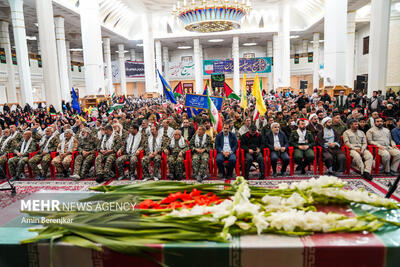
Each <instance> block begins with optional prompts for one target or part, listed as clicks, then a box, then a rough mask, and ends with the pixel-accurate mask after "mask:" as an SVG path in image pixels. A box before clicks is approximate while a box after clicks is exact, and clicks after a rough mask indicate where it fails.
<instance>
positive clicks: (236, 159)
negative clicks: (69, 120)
mask: <svg viewBox="0 0 400 267" xmlns="http://www.w3.org/2000/svg"><path fill="white" fill-rule="evenodd" d="M322 124H323V129H322V130H321V131H320V132H319V133H318V134H317V136H316V138H314V137H313V135H312V134H311V133H310V132H308V131H307V130H306V122H305V121H304V120H299V121H298V122H297V127H298V129H297V130H294V131H293V132H292V134H291V135H290V137H289V138H287V137H286V135H285V134H284V133H283V132H282V131H280V126H279V124H278V123H273V124H272V125H271V131H270V132H268V133H266V134H265V135H261V134H259V133H258V132H257V131H256V127H255V126H254V125H251V126H250V127H249V131H248V132H247V133H246V134H244V135H242V137H241V138H240V140H239V141H238V140H237V138H236V135H235V134H233V133H232V132H230V125H229V123H226V124H224V126H223V131H222V132H221V133H220V134H218V135H217V137H216V139H215V149H213V144H212V141H211V138H210V137H209V136H208V135H207V134H205V128H204V126H202V125H201V126H200V127H199V128H198V130H197V132H196V133H195V134H194V135H193V137H192V138H191V140H190V142H188V141H185V140H184V138H183V137H182V133H181V132H180V130H176V131H175V132H174V133H173V137H172V138H169V137H168V136H167V135H163V134H160V133H159V131H158V129H157V127H156V126H153V127H151V129H150V133H149V134H146V133H141V132H140V131H139V127H138V126H136V125H133V126H132V127H130V130H129V135H128V137H127V138H126V140H124V141H123V140H122V139H121V137H120V136H119V135H118V134H117V132H116V131H115V130H114V129H113V127H111V126H107V127H106V128H105V134H104V135H103V136H102V137H101V139H96V138H93V136H92V135H91V133H90V130H89V129H87V128H83V129H82V131H81V132H80V133H79V136H78V137H77V138H75V137H73V132H72V131H71V130H66V131H65V133H64V138H63V139H62V140H61V141H60V142H59V143H58V142H56V140H57V138H55V137H54V135H53V131H52V128H50V127H49V128H47V129H46V131H45V135H44V136H43V137H42V139H41V141H40V142H39V144H37V143H36V142H35V141H34V140H33V138H32V132H30V131H26V132H25V133H24V134H23V142H21V144H20V145H19V147H18V148H17V149H16V150H15V151H14V152H13V153H8V155H7V160H6V161H5V162H4V166H1V167H2V168H6V172H7V174H8V176H9V177H11V178H12V179H13V180H16V179H19V178H21V177H24V169H25V165H27V164H28V167H29V168H28V171H29V175H30V176H31V177H34V176H36V177H38V178H39V179H44V177H46V175H47V172H48V169H50V172H51V176H52V177H55V172H56V171H57V172H59V173H64V175H65V176H68V170H69V169H71V170H72V173H73V176H72V177H73V178H75V179H76V180H79V179H81V178H86V177H87V176H88V173H89V169H90V168H91V167H92V166H93V165H94V167H95V172H96V175H97V176H98V178H97V181H98V182H103V181H104V180H105V179H108V178H111V177H113V176H117V177H118V178H119V179H124V178H131V180H134V179H136V178H144V179H145V180H148V179H150V178H151V176H150V172H149V166H150V165H153V176H152V178H154V179H155V180H158V179H160V178H161V177H162V178H164V179H165V178H170V179H182V178H183V177H184V176H186V178H187V179H190V178H195V179H197V180H198V181H199V182H201V181H202V180H204V179H206V178H207V177H208V175H207V174H206V170H207V169H208V170H209V173H210V176H211V177H220V178H231V177H232V175H233V170H234V169H236V174H237V175H239V174H240V172H242V175H244V176H245V178H248V177H249V172H250V168H251V166H252V163H253V161H257V163H258V165H259V170H260V174H259V178H264V177H265V176H269V175H270V170H271V168H272V176H274V177H275V176H277V163H278V161H279V160H280V161H282V167H281V172H280V174H281V175H282V176H285V175H286V169H287V166H289V165H290V175H293V173H294V164H297V165H298V170H301V173H302V174H305V173H306V167H307V166H308V165H310V164H313V166H314V174H317V166H318V168H319V174H323V169H324V166H323V165H325V166H326V168H327V171H328V174H336V175H338V176H340V175H342V174H343V173H344V172H347V173H348V172H349V169H350V168H351V165H352V163H353V165H354V167H355V169H356V170H358V171H359V172H360V173H361V174H362V176H363V177H364V178H365V179H368V180H372V176H371V174H372V165H373V158H374V157H375V166H376V168H375V171H374V172H375V173H376V174H378V173H379V165H380V163H381V161H382V164H383V165H384V172H385V174H390V175H396V174H397V171H398V168H399V161H400V151H399V149H398V147H396V145H395V144H394V142H393V140H392V139H391V135H390V132H389V131H388V130H387V129H386V128H383V127H381V126H382V124H383V121H382V119H381V118H376V119H375V126H376V127H374V128H372V129H371V130H370V131H368V132H367V135H365V134H364V133H363V132H362V131H360V130H358V122H357V121H356V120H351V121H349V126H350V129H348V130H347V131H345V132H344V134H343V136H339V135H338V134H337V133H336V132H335V131H334V130H333V129H332V128H331V124H332V120H331V118H329V117H326V118H325V119H324V120H323V122H322ZM0 142H1V141H0ZM368 144H369V145H368ZM38 147H39V148H40V149H39V150H38ZM318 162H319V163H318ZM39 164H40V165H41V170H39V168H38V165H39ZM2 165H3V164H2ZM114 166H115V168H114ZM128 170H129V171H128ZM135 170H136V175H134V172H135ZM126 171H128V173H126ZM168 171H169V175H167V172H168ZM112 172H114V173H115V174H114V175H111V173H112Z"/></svg>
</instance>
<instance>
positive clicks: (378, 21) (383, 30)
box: [368, 0, 392, 97]
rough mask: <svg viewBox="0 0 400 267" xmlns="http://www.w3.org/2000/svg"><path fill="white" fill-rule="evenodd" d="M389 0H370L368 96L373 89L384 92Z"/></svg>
mask: <svg viewBox="0 0 400 267" xmlns="http://www.w3.org/2000/svg"><path fill="white" fill-rule="evenodd" d="M391 2H392V1H391V0H385V1H382V0H372V1H371V26H370V37H369V42H370V45H369V66H368V97H371V96H372V92H373V91H377V90H382V93H383V94H385V93H386V87H385V86H386V75H387V73H386V71H387V62H388V46H389V23H390V7H391Z"/></svg>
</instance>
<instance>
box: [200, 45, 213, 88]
mask: <svg viewBox="0 0 400 267" xmlns="http://www.w3.org/2000/svg"><path fill="white" fill-rule="evenodd" d="M203 62H204V50H203V45H202V44H200V69H201V87H202V88H203V91H202V92H201V93H203V92H204V75H203V73H204V67H203ZM210 86H211V85H210Z"/></svg>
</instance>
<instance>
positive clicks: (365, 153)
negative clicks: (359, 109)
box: [343, 119, 373, 181]
mask: <svg viewBox="0 0 400 267" xmlns="http://www.w3.org/2000/svg"><path fill="white" fill-rule="evenodd" d="M349 126H350V129H348V130H347V131H345V132H344V133H343V142H344V144H345V145H346V146H347V147H348V148H349V149H350V157H352V159H353V163H354V164H355V165H356V167H357V168H358V169H359V170H360V172H361V175H362V176H363V177H364V178H365V179H367V180H369V181H372V176H371V168H372V162H373V157H372V154H371V152H369V150H368V149H367V137H366V136H365V133H364V132H363V131H361V130H359V129H358V121H357V120H354V119H350V120H349Z"/></svg>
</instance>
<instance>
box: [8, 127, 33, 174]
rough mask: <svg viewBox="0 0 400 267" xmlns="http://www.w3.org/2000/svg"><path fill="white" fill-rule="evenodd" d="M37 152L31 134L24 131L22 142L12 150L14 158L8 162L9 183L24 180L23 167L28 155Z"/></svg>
mask: <svg viewBox="0 0 400 267" xmlns="http://www.w3.org/2000/svg"><path fill="white" fill-rule="evenodd" d="M36 150H37V143H36V141H35V140H34V139H33V138H32V132H31V131H26V132H24V134H23V141H22V142H21V144H20V145H19V146H18V147H17V148H16V149H15V150H14V157H13V158H11V159H9V160H8V169H9V171H10V176H11V177H12V178H11V181H16V180H18V179H20V178H21V179H23V178H25V176H24V167H25V165H26V164H27V163H28V160H29V154H30V153H33V152H35V151H36Z"/></svg>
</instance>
